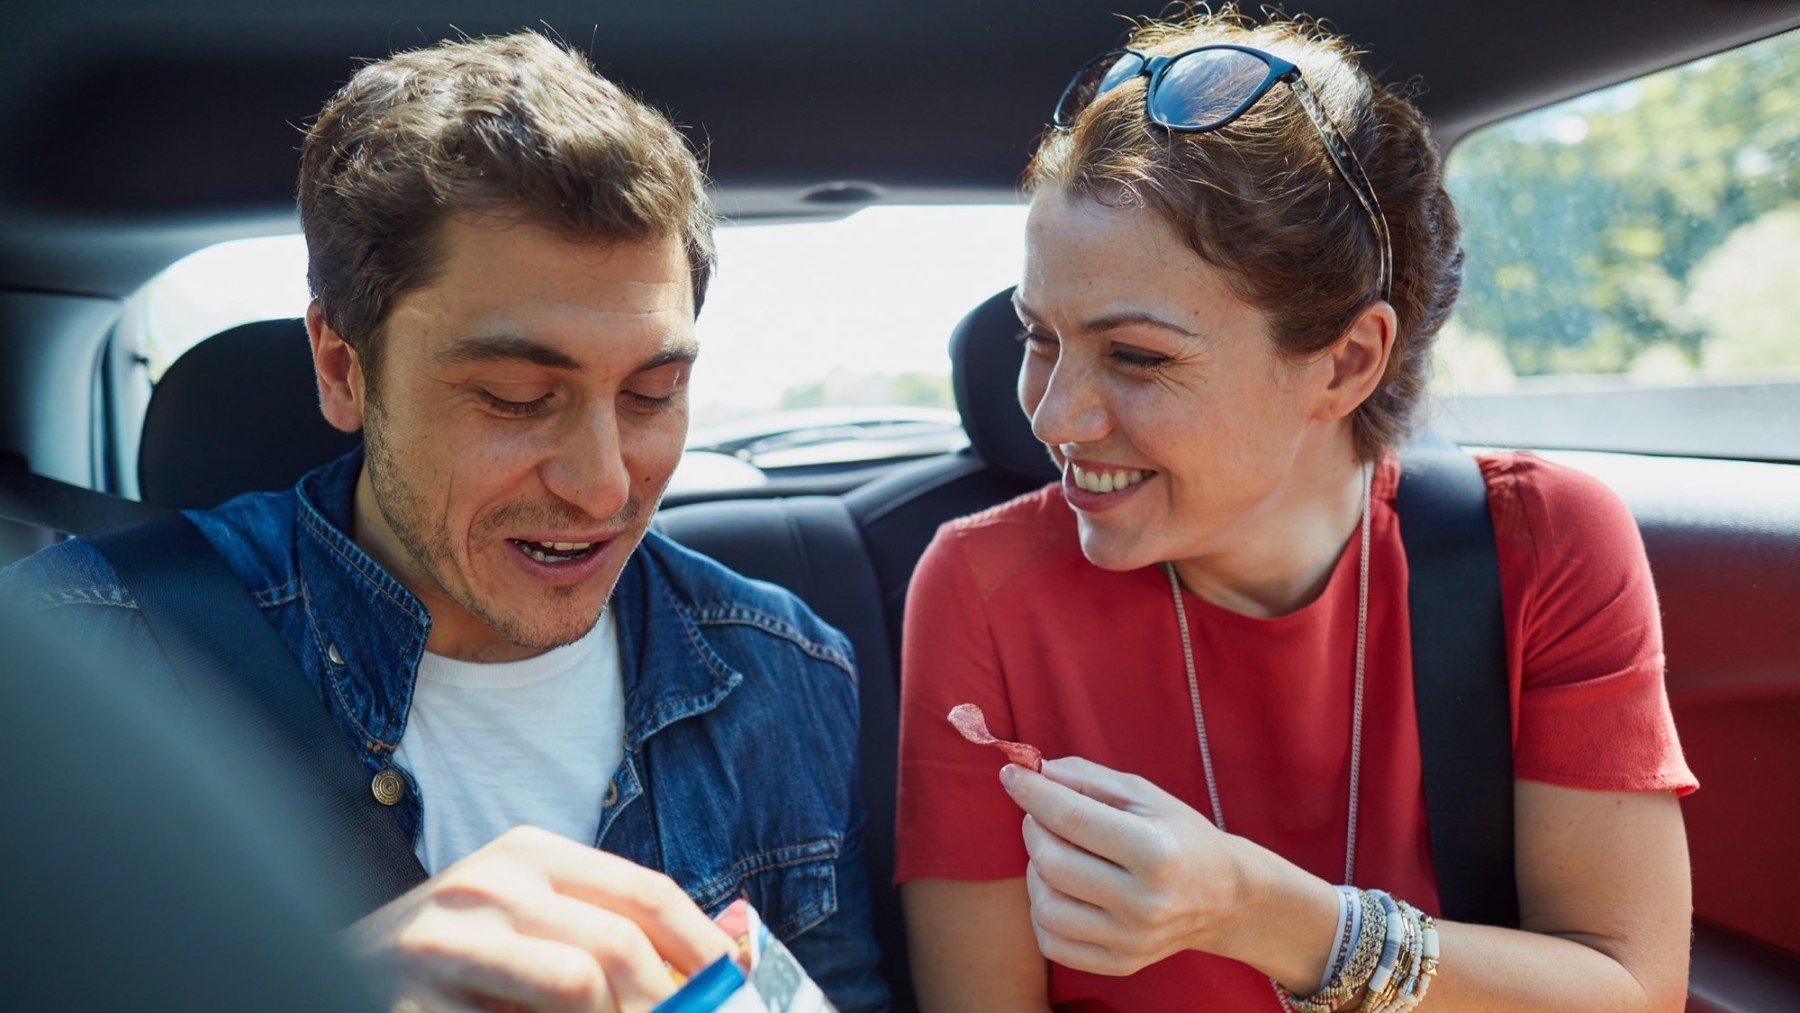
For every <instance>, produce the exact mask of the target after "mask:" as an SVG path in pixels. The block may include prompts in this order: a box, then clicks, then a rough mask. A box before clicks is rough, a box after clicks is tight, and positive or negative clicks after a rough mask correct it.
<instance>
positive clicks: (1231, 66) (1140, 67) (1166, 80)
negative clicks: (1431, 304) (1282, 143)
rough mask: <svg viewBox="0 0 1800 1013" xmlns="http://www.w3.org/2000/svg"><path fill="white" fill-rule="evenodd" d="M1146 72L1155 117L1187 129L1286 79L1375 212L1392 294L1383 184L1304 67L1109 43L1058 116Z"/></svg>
mask: <svg viewBox="0 0 1800 1013" xmlns="http://www.w3.org/2000/svg"><path fill="white" fill-rule="evenodd" d="M1140 77H1147V78H1149V79H1150V81H1149V83H1148V84H1146V85H1145V86H1144V111H1145V113H1146V114H1147V115H1148V116H1149V117H1150V122H1152V123H1154V124H1156V125H1157V126H1159V127H1162V128H1163V129H1164V130H1168V131H1172V132H1175V133H1184V134H1198V133H1205V132H1206V131H1209V130H1217V129H1219V128H1220V127H1223V126H1225V125H1226V124H1228V123H1230V122H1231V121H1233V120H1235V119H1237V118H1238V117H1239V116H1242V115H1244V112H1245V110H1247V109H1249V108H1250V107H1251V106H1253V105H1255V104H1256V103H1257V101H1258V100H1259V99H1261V98H1262V97H1263V96H1264V95H1267V94H1268V93H1269V89H1270V88H1273V87H1274V86H1275V85H1276V83H1278V82H1285V83H1286V84H1287V85H1288V87H1289V88H1290V89H1291V90H1292V91H1293V93H1294V97H1295V98H1297V99H1299V100H1300V108H1301V109H1303V110H1305V112H1306V118H1307V119H1309V120H1311V121H1312V125H1313V128H1314V129H1315V130H1317V131H1318V132H1319V139H1320V140H1321V141H1323V142H1324V145H1325V154H1326V155H1328V156H1329V157H1330V158H1331V164H1332V165H1335V166H1336V167H1337V171H1338V175H1339V176H1341V177H1343V180H1344V182H1345V183H1347V184H1348V185H1349V187H1350V191H1351V192H1352V193H1354V194H1355V195H1356V200H1357V203H1359V204H1361V205H1362V207H1363V210H1364V211H1365V212H1367V213H1368V216H1369V228H1370V229H1372V230H1373V231H1374V233H1375V245H1376V247H1377V248H1378V249H1379V250H1380V252H1381V279H1380V280H1381V297H1382V298H1383V299H1387V300H1390V301H1391V300H1392V298H1393V287H1394V250H1393V246H1392V244H1391V243H1390V241H1389V239H1388V227H1387V219H1386V218H1385V217H1384V216H1383V215H1382V213H1381V203H1380V202H1379V201H1377V200H1376V199H1375V188H1374V187H1373V186H1371V185H1370V184H1369V176H1368V174H1367V173H1365V172H1363V167H1362V163H1361V162H1359V161H1357V158H1356V152H1354V151H1352V150H1351V149H1350V145H1349V143H1348V142H1347V141H1345V140H1344V136H1343V135H1342V134H1340V133H1338V131H1337V128H1336V127H1334V126H1332V125H1331V119H1330V118H1329V117H1328V116H1326V115H1325V108H1324V107H1323V106H1321V105H1320V104H1319V100H1318V99H1317V98H1316V97H1315V96H1314V95H1313V93H1312V89H1310V88H1308V87H1307V86H1306V82H1305V81H1303V80H1301V79H1300V68H1299V67H1296V66H1294V65H1293V64H1291V63H1289V62H1287V61H1286V60H1283V59H1280V58H1279V57H1275V56H1271V55H1269V54H1268V53H1265V52H1263V51H1262V50H1260V49H1251V48H1249V47H1248V46H1232V45H1225V44H1219V45H1212V46H1200V47H1198V48H1195V49H1190V50H1187V51H1186V52H1181V53H1176V54H1175V55H1174V56H1150V55H1148V54H1146V53H1140V52H1138V51H1137V50H1135V49H1113V50H1108V51H1107V52H1104V53H1101V54H1100V55H1099V56H1097V57H1095V58H1094V59H1092V60H1090V61H1088V63H1087V65H1086V66H1084V67H1082V68H1081V69H1080V70H1078V71H1076V72H1075V76H1074V77H1073V78H1071V79H1070V80H1069V85H1068V87H1066V88H1064V89H1063V93H1062V97H1061V98H1059V99H1057V101H1056V112H1055V114H1054V115H1053V116H1052V117H1051V123H1052V124H1053V125H1055V126H1056V127H1057V128H1058V129H1061V130H1066V129H1068V128H1069V127H1070V126H1072V125H1073V124H1074V122H1075V117H1076V116H1078V115H1080V113H1081V111H1082V110H1083V109H1086V108H1087V107H1088V106H1089V105H1090V104H1092V103H1093V101H1094V100H1095V99H1097V98H1099V97H1100V96H1102V95H1104V94H1106V93H1107V92H1109V91H1112V90H1113V89H1114V88H1117V87H1119V86H1120V85H1122V84H1125V83H1126V82H1128V81H1135V80H1137V79H1138V78H1140Z"/></svg>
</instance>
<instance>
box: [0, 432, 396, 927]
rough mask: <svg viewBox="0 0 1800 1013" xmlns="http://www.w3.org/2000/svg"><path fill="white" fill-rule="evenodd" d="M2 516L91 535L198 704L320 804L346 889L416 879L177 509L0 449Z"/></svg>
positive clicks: (346, 761) (268, 638)
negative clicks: (255, 725)
mask: <svg viewBox="0 0 1800 1013" xmlns="http://www.w3.org/2000/svg"><path fill="white" fill-rule="evenodd" d="M0 518H5V519H7V520H12V521H18V522H20V523H22V524H30V525H33V526H36V527H40V528H46V529H49V530H53V531H60V532H63V533H65V534H72V535H77V536H80V537H82V538H86V539H88V541H89V542H90V543H92V544H93V545H94V547H95V548H96V549H98V550H99V551H100V552H101V554H103V555H104V556H106V558H107V561H108V562H110V563H111V564H112V567H113V569H114V571H116V572H117V573H118V575H119V579H120V582H121V583H123V584H124V585H125V586H126V587H128V588H130V589H131V591H132V595H133V597H134V598H135V599H136V600H137V603H138V608H139V611H140V612H141V613H142V615H143V617H144V621H145V623H146V624H147V625H148V626H149V627H150V632H151V635H152V636H153V637H154V638H155V639H156V643H157V646H158V647H160V648H161V649H162V651H163V654H164V655H165V656H166V657H167V658H168V660H169V663H170V665H171V666H172V667H173V668H174V670H175V673H176V677H177V678H178V679H180V680H181V684H182V687H183V688H184V689H185V690H186V691H187V694H188V696H189V698H190V699H191V700H192V701H193V703H194V704H195V706H196V707H197V708H199V709H201V710H202V711H206V712H209V713H211V714H213V715H214V716H216V717H219V718H221V719H223V720H227V721H238V722H241V721H243V720H244V719H245V718H246V716H247V712H248V716H249V717H250V719H251V720H257V719H260V720H261V722H262V724H264V725H265V726H267V732H266V734H261V735H252V736H247V737H246V738H247V739H249V740H250V741H251V742H252V743H254V744H255V745H257V746H261V747H263V748H264V749H265V751H266V753H267V754H268V758H269V759H270V760H271V761H272V762H274V763H275V764H276V765H277V766H276V768H275V769H279V770H288V771H292V772H293V773H294V774H295V775H296V776H295V777H294V778H293V779H292V783H293V784H294V786H295V787H296V789H297V790H300V791H303V792H307V793H308V794H310V795H311V796H313V800H314V801H315V802H316V805H315V809H316V810H317V811H318V812H320V813H321V814H323V818H324V819H325V820H326V825H325V826H323V827H321V828H320V831H321V833H320V834H319V844H320V846H321V847H323V848H326V849H328V852H329V853H327V854H324V855H321V856H319V857H320V858H321V860H323V861H325V862H327V863H329V864H328V866H327V867H328V868H333V869H337V870H341V875H343V876H344V880H345V881H344V887H345V890H344V894H345V895H346V898H347V899H349V900H351V901H352V902H354V903H356V904H357V905H359V907H360V909H361V910H364V911H370V910H374V909H375V908H376V907H379V906H381V905H382V904H385V903H387V902H388V901H389V900H392V899H393V898H395V897H398V896H399V895H400V894H402V893H404V892H406V891H407V890H408V889H411V888H412V886H413V885H414V884H417V883H419V882H421V881H423V880H424V879H425V870H424V868H423V867H422V866H420V864H419V860H418V858H417V857H416V856H415V855H414V854H413V850H412V845H411V843H410V842H408V841H407V839H406V835H405V834H404V833H403V832H401V830H400V825H399V823H397V822H396V821H395V819H394V815H393V813H392V812H390V811H388V810H387V808H386V807H385V806H382V805H381V804H380V803H379V802H377V801H375V798H374V795H373V793H372V791H371V789H370V784H369V775H368V773H367V772H366V771H365V770H364V769H363V766H362V763H361V761H360V760H358V759H357V758H356V756H355V755H354V754H353V753H352V752H351V751H350V747H349V744H348V743H346V742H345V741H344V737H343V735H342V734H341V733H340V732H339V731H338V729H337V726H336V725H335V724H334V723H333V721H332V719H331V715H330V714H329V713H328V712H327V711H326V709H325V705H324V704H323V703H321V702H320V701H319V699H318V698H317V696H316V695H315V694H314V692H313V689H312V683H311V681H310V680H308V679H307V678H306V673H304V672H303V671H301V669H300V663H299V662H298V661H296V660H295V659H294V656H293V654H292V653H291V652H289V651H288V649H287V645H285V644H283V643H282V642H281V638H280V636H278V635H277V634H276V632H275V628H274V627H273V626H271V625H269V622H268V620H267V619H266V618H265V617H264V616H263V614H262V609H260V608H259V607H257V605H256V602H255V600H254V599H252V598H251V597H250V593H249V591H247V590H246V589H245V588H244V585H243V583H242V582H241V581H239V580H238V578H237V574H235V573H233V572H232V570H231V568H230V566H229V565H227V564H226V562H225V560H224V558H223V557H221V556H220V555H219V554H218V552H217V550H215V549H214V548H213V546H212V543H211V542H209V541H207V540H206V536H205V535H203V534H201V533H200V531H199V529H198V528H196V527H194V525H193V524H192V523H191V522H189V521H188V520H187V518H185V517H183V516H182V515H181V514H179V513H177V512H175V511H173V510H169V509H167V508H165V507H159V506H155V505H152V504H149V503H140V502H137V501H135V500H128V499H124V498H122V497H119V496H111V495H108V494H106V493H103V492H96V491H94V490H92V489H84V488H82V487H80V486H76V485H70V484H69V483H67V482H60V481H57V480H56V479H53V478H48V477H46V476H43V475H39V474H36V473H34V472H32V471H30V470H28V468H27V467H26V466H25V464H24V462H22V461H19V460H17V459H16V458H13V459H6V460H0Z"/></svg>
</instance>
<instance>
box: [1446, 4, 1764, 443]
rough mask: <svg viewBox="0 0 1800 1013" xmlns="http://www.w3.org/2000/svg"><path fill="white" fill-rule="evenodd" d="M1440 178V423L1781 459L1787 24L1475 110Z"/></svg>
mask: <svg viewBox="0 0 1800 1013" xmlns="http://www.w3.org/2000/svg"><path fill="white" fill-rule="evenodd" d="M1448 176H1449V185H1450V189H1451V192H1452V194H1453V196H1454V197H1455V199H1456V203H1457V207H1458V210H1459V212H1460V214H1461V216H1462V219H1463V225H1464V230H1465V237H1464V242H1465V247H1466V249H1467V252H1468V262H1467V266H1466V274H1465V282H1464V287H1463V295H1462V299H1461V302H1460V303H1459V305H1458V308H1457V311H1456V313H1455V316H1454V318H1453V319H1452V321H1451V323H1450V324H1449V325H1448V326H1447V327H1446V329H1445V331H1444V334H1443V338H1442V342H1441V346H1440V351H1439V356H1438V360H1437V367H1438V368H1437V375H1436V380H1437V382H1438V385H1439V389H1440V391H1442V392H1445V393H1447V394H1449V395H1452V396H1451V397H1449V398H1448V399H1447V400H1446V402H1445V403H1444V404H1443V406H1442V408H1441V409H1440V411H1439V419H1438V425H1439V428H1441V429H1443V430H1446V431H1447V432H1448V434H1449V435H1452V436H1453V437H1455V438H1458V439H1461V440H1463V441H1465V442H1470V441H1474V442H1486V443H1497V444H1507V445H1523V446H1540V447H1569V448H1580V449H1596V450H1635V451H1646V452H1653V453H1687V454H1697V455H1703V456H1732V457H1752V458H1766V459H1786V460H1794V459H1800V435H1796V434H1800V324H1797V323H1796V322H1797V321H1800V32H1789V33H1787V34H1784V35H1780V36H1776V37H1774V38H1770V39H1766V40H1763V41H1761V42H1757V43H1754V44H1751V45H1747V46H1744V47H1742V48H1739V49H1735V50H1732V51H1729V52H1725V53H1720V54H1718V55H1716V56H1712V57H1709V58H1707V59H1703V60H1699V61H1696V62H1694V63H1690V64H1686V65H1684V66H1680V67H1675V68H1672V69H1669V70H1665V71H1661V72H1658V73H1656V74H1652V75H1649V76H1646V77H1642V78H1639V79H1637V80H1633V81H1629V82H1626V83H1624V84H1620V85H1617V86H1615V87H1611V88H1607V89H1605V90H1603V91H1598V92H1594V93H1592V94H1589V95H1585V96H1582V97H1580V98H1576V99H1572V100H1570V101H1566V102H1562V103H1560V104H1557V105H1553V106H1549V107H1547V108H1544V109H1539V110H1537V111H1535V112H1531V113H1528V114H1526V115H1523V116H1518V117H1516V118H1513V119H1510V120H1507V121H1504V122H1501V123H1497V124H1494V125H1492V126H1489V127H1487V128H1485V129H1482V130H1480V131H1478V132H1476V133H1473V134H1471V135H1469V136H1468V137H1466V138H1464V139H1463V140H1462V141H1461V142H1460V143H1458V144H1457V145H1456V147H1455V149H1454V150H1453V151H1452V152H1451V153H1450V155H1449V158H1448Z"/></svg>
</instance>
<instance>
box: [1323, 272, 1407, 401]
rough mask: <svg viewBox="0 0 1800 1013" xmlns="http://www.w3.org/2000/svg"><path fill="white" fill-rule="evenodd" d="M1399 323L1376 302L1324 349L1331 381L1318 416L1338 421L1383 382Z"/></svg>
mask: <svg viewBox="0 0 1800 1013" xmlns="http://www.w3.org/2000/svg"><path fill="white" fill-rule="evenodd" d="M1398 330H1399V321H1398V320H1397V319H1395V317H1394V308H1393V307H1392V306H1390V305H1388V304H1387V302H1386V301H1383V300H1376V301H1375V302H1372V303H1370V304H1369V305H1367V306H1365V307H1363V308H1362V311H1361V312H1359V313H1358V314H1357V315H1356V319H1354V320H1352V321H1350V326H1349V327H1347V328H1345V329H1344V333H1343V334H1341V335H1339V337H1338V340H1337V344H1335V345H1332V346H1331V347H1330V348H1329V349H1327V350H1326V353H1325V355H1326V359H1327V361H1329V362H1330V363H1331V380H1330V382H1329V383H1327V384H1326V386H1325V391H1324V394H1325V397H1324V401H1323V403H1322V404H1321V406H1320V414H1321V416H1322V417H1324V418H1328V419H1341V418H1343V417H1344V416H1346V415H1349V414H1350V413H1351V412H1353V411H1355V410H1356V408H1357V406H1358V405H1360V404H1362V403H1363V402H1364V401H1366V400H1368V399H1369V395H1371V394H1373V393H1375V389H1376V388H1377V387H1379V386H1381V381H1382V380H1384V379H1386V377H1387V370H1388V360H1389V359H1391V358H1392V357H1393V355H1394V352H1395V348H1394V338H1395V335H1396V333H1397V332H1398Z"/></svg>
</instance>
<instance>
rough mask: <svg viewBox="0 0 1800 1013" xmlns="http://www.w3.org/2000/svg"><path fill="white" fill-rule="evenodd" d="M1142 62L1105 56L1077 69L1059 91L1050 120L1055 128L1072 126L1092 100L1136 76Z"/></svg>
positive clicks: (1124, 55) (1129, 56) (1126, 55)
mask: <svg viewBox="0 0 1800 1013" xmlns="http://www.w3.org/2000/svg"><path fill="white" fill-rule="evenodd" d="M1143 67H1144V61H1143V59H1142V58H1141V57H1139V56H1138V55H1137V54H1136V53H1107V54H1105V55H1102V56H1101V57H1100V58H1099V59H1097V60H1095V61H1093V62H1092V63H1089V64H1088V65H1087V66H1085V67H1083V68H1081V70H1080V71H1078V72H1077V73H1076V74H1075V78H1074V80H1072V81H1070V82H1069V87H1068V88H1067V89H1065V90H1064V91H1063V94H1062V101H1060V102H1058V103H1057V104H1056V116H1055V118H1054V119H1053V120H1052V122H1054V123H1055V124H1056V125H1057V126H1059V127H1066V126H1069V125H1070V124H1072V123H1074V122H1075V117H1076V116H1078V115H1080V113H1081V111H1082V110H1083V109H1086V108H1087V107H1088V104H1089V103H1091V102H1093V101H1094V100H1095V99H1096V98H1099V97H1100V96H1102V95H1104V94H1106V93H1107V92H1109V91H1112V90H1113V89H1114V88H1117V87H1118V86H1119V85H1122V84H1124V83H1125V82H1127V81H1129V80H1131V79H1132V78H1134V77H1137V76H1138V73H1139V72H1140V71H1141V70H1143Z"/></svg>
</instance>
